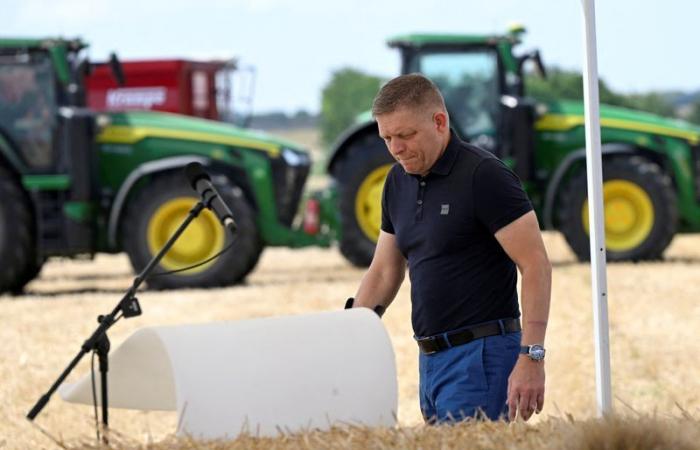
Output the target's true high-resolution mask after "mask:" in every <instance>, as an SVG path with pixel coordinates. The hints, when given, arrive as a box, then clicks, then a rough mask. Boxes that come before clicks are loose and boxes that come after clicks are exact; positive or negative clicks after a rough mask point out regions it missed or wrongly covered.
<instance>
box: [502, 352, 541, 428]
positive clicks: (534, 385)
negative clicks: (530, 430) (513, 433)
mask: <svg viewBox="0 0 700 450" xmlns="http://www.w3.org/2000/svg"><path fill="white" fill-rule="evenodd" d="M543 406H544V361H533V360H531V359H530V358H528V357H527V356H525V355H521V356H519V357H518V362H517V363H515V367H514V368H513V371H512V372H511V374H510V377H508V419H509V420H511V421H513V420H515V417H516V413H518V415H519V416H520V417H521V418H522V419H523V420H528V419H529V418H530V416H532V413H534V412H536V413H537V414H539V413H540V411H542V407H543Z"/></svg>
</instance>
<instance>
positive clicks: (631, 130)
mask: <svg viewBox="0 0 700 450" xmlns="http://www.w3.org/2000/svg"><path fill="white" fill-rule="evenodd" d="M523 31H524V30H523V29H522V28H518V29H514V30H512V31H510V32H509V33H507V34H505V35H500V36H473V35H433V34H430V35H426V34H414V35H406V36H399V37H396V38H393V39H391V40H390V41H389V45H390V46H391V47H395V48H397V49H399V51H400V52H401V61H402V73H404V74H405V73H412V72H421V73H423V74H425V75H426V76H428V77H429V78H431V79H432V80H433V81H434V82H435V83H436V84H437V85H438V87H439V88H440V89H441V91H442V93H443V95H444V97H445V102H446V104H447V108H448V111H449V114H450V119H451V125H452V127H453V130H454V131H455V132H456V133H457V134H458V135H459V136H460V137H461V138H462V139H465V140H467V141H470V142H472V143H474V144H476V145H479V146H481V147H483V148H485V149H487V150H489V151H491V152H493V153H494V154H495V155H496V156H498V157H499V158H501V159H502V160H504V161H505V162H506V163H507V164H508V165H509V166H510V167H511V168H512V169H513V170H514V171H515V173H516V174H517V175H518V176H519V177H520V179H521V181H522V183H523V185H524V186H525V188H526V190H527V191H528V193H529V195H530V198H531V199H532V201H533V204H534V207H535V209H536V212H537V213H538V216H539V219H540V223H541V225H542V226H543V228H545V229H555V230H559V231H561V232H562V233H563V234H564V236H565V237H566V240H567V242H568V243H569V245H570V246H571V249H572V250H573V251H574V253H575V254H576V256H577V257H578V258H579V259H580V260H587V259H589V239H588V217H587V212H588V209H587V195H586V173H585V172H586V164H585V137H584V117H583V104H582V103H580V102H573V101H556V102H551V103H548V104H542V103H537V102H535V101H534V100H532V99H530V98H528V97H526V92H525V86H524V74H523V66H524V64H525V63H526V62H527V61H532V62H533V63H534V64H535V67H536V69H538V72H540V73H541V74H542V75H543V76H544V75H545V69H544V66H543V64H542V61H541V59H540V56H539V52H538V51H533V52H528V53H525V54H523V55H516V54H514V47H516V46H517V45H518V44H519V43H520V37H521V34H522V32H523ZM600 118H601V133H602V134H601V137H602V153H603V177H604V187H603V195H604V199H605V234H606V246H607V256H608V259H609V260H611V261H621V260H632V261H638V260H648V259H658V258H660V257H661V256H662V254H663V252H664V250H665V249H666V247H667V246H668V245H669V243H670V242H671V239H672V238H673V236H674V235H675V234H676V232H696V231H700V146H699V144H700V128H698V127H694V126H691V125H689V124H686V123H683V122H681V121H678V120H670V119H665V118H662V117H658V116H654V115H651V114H646V113H642V112H638V111H632V110H629V109H623V108H616V107H611V106H606V105H601V108H600ZM392 164H393V160H392V159H391V158H390V156H389V153H388V152H387V150H386V148H385V145H384V143H383V142H382V141H381V139H380V138H379V136H378V134H377V124H376V122H374V121H373V120H372V118H371V116H370V114H369V113H365V114H363V115H362V116H360V117H359V118H358V120H357V123H356V124H355V125H354V126H353V127H352V128H351V129H349V130H347V131H346V132H345V133H344V134H343V135H342V136H341V138H340V139H339V140H338V142H337V144H336V145H335V148H334V150H333V153H332V157H331V159H330V162H329V172H330V173H331V174H332V176H333V177H334V179H335V180H336V181H337V190H338V194H337V195H338V201H339V208H340V223H341V230H340V236H341V241H340V249H341V251H342V253H343V254H344V255H345V256H346V257H347V258H348V259H349V260H350V261H352V262H353V263H355V264H356V265H359V266H366V265H368V264H369V263H370V261H371V258H372V254H373V251H374V245H375V242H376V240H377V237H378V233H379V225H380V220H381V211H380V209H381V207H380V198H381V192H382V188H383V184H384V179H385V177H386V174H387V172H388V171H389V169H390V167H391V165H392Z"/></svg>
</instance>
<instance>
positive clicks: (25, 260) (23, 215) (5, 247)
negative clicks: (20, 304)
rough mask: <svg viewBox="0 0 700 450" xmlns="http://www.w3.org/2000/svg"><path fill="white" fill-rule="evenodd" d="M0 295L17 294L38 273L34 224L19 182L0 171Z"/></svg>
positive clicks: (39, 267)
mask: <svg viewBox="0 0 700 450" xmlns="http://www.w3.org/2000/svg"><path fill="white" fill-rule="evenodd" d="M0 199H2V201H1V202H0V261H2V265H0V293H3V292H10V293H12V294H19V293H21V292H22V290H23V289H24V286H25V285H26V284H27V283H29V282H30V281H31V280H33V279H34V277H36V275H37V274H38V273H39V270H40V269H41V265H40V264H39V259H38V258H37V256H36V242H35V233H34V220H33V216H32V209H31V206H30V203H29V198H28V197H27V195H26V194H25V193H24V191H23V190H22V187H21V185H20V184H19V181H18V180H17V179H16V178H15V177H14V176H13V175H12V174H11V173H10V172H9V171H8V170H6V169H5V168H3V167H0Z"/></svg>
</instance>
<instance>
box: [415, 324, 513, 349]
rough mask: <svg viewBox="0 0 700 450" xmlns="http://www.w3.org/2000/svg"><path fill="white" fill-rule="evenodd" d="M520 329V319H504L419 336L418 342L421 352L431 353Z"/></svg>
mask: <svg viewBox="0 0 700 450" xmlns="http://www.w3.org/2000/svg"><path fill="white" fill-rule="evenodd" d="M520 330H521V328H520V320H518V319H504V320H499V321H498V322H493V323H487V324H484V325H476V326H473V327H469V328H465V329H463V330H459V331H450V332H447V333H443V334H436V335H435V336H428V337H424V338H417V339H416V342H418V348H420V350H421V352H423V353H425V354H426V355H430V354H432V353H437V352H439V351H441V350H447V349H448V348H450V347H456V346H458V345H464V344H466V343H468V342H471V341H473V340H474V339H479V338H483V337H487V336H495V335H497V334H503V333H514V332H516V331H520Z"/></svg>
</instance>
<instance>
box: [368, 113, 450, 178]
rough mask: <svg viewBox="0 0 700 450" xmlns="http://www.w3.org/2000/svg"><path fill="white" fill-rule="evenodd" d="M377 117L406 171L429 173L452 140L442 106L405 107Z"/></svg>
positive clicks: (381, 128) (420, 173) (381, 132)
mask: <svg viewBox="0 0 700 450" xmlns="http://www.w3.org/2000/svg"><path fill="white" fill-rule="evenodd" d="M376 119H377V124H378V125H379V136H380V137H381V138H382V139H384V142H385V143H386V146H387V148H388V149H389V153H391V156H393V157H394V159H396V161H398V162H399V164H401V167H403V169H404V170H405V171H406V173H410V174H416V175H423V176H424V175H427V174H428V172H429V171H430V168H431V167H432V166H433V164H435V161H437V160H438V158H440V156H441V155H442V152H443V151H444V150H445V146H446V145H447V142H448V141H449V133H450V128H449V124H448V121H447V115H446V114H445V113H444V112H443V111H440V110H439V109H435V110H431V109H429V108H426V109H423V110H421V109H414V108H406V107H402V108H399V109H397V110H396V111H393V112H390V113H386V114H381V115H378V116H377V117H376Z"/></svg>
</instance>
